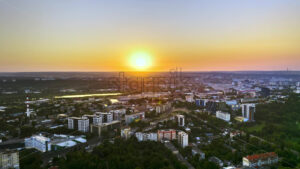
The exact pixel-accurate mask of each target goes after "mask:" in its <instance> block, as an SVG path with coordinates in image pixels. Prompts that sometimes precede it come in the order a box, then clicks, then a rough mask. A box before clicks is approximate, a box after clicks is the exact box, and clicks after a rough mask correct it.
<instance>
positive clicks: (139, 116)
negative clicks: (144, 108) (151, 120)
mask: <svg viewBox="0 0 300 169" xmlns="http://www.w3.org/2000/svg"><path fill="white" fill-rule="evenodd" d="M143 119H145V112H140V113H135V114H129V115H125V122H126V124H129V123H131V122H133V121H134V120H143Z"/></svg>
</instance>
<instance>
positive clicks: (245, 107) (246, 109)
mask: <svg viewBox="0 0 300 169" xmlns="http://www.w3.org/2000/svg"><path fill="white" fill-rule="evenodd" d="M254 114H255V104H242V116H243V117H244V118H247V119H248V121H254Z"/></svg>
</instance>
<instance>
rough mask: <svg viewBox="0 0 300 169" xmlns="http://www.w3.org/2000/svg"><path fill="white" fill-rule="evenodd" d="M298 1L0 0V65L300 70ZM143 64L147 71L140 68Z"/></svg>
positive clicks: (18, 68)
mask: <svg viewBox="0 0 300 169" xmlns="http://www.w3.org/2000/svg"><path fill="white" fill-rule="evenodd" d="M299 9H300V1H299V0H242V1H240V0H226V1H225V0H0V72H32V71H135V67H133V66H132V65H130V56H132V55H134V54H135V53H137V52H143V53H147V55H149V56H151V66H149V67H148V69H147V71H167V70H169V69H172V68H175V67H182V69H183V70H184V71H235V70H286V69H287V68H289V70H300V10H299ZM144 71H145V70H144Z"/></svg>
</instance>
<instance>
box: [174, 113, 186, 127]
mask: <svg viewBox="0 0 300 169" xmlns="http://www.w3.org/2000/svg"><path fill="white" fill-rule="evenodd" d="M176 120H177V123H178V126H184V115H177V116H176Z"/></svg>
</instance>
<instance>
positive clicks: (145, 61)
mask: <svg viewBox="0 0 300 169" xmlns="http://www.w3.org/2000/svg"><path fill="white" fill-rule="evenodd" d="M130 64H131V66H132V67H133V68H135V69H137V70H146V69H148V68H149V67H150V66H151V64H152V60H151V55H150V54H148V53H146V52H136V53H133V54H132V55H131V57H130Z"/></svg>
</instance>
